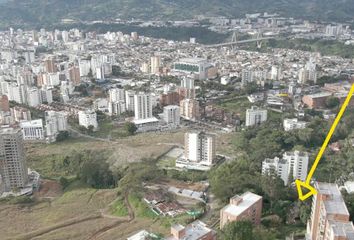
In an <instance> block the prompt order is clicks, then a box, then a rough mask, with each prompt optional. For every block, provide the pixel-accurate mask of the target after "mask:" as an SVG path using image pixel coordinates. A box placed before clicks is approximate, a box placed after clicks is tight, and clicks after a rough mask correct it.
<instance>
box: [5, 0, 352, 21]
mask: <svg viewBox="0 0 354 240" xmlns="http://www.w3.org/2000/svg"><path fill="white" fill-rule="evenodd" d="M0 4H1V5H2V6H1V7H0V23H1V24H2V25H3V26H5V25H6V24H12V25H14V24H24V23H26V24H38V23H46V24H48V23H55V22H58V21H59V20H60V19H63V18H72V19H75V20H97V19H115V18H128V19H129V18H142V19H183V18H190V17H194V16H195V15H208V16H216V15H223V16H230V17H240V16H244V14H245V13H254V12H264V11H266V12H277V13H280V14H281V15H284V16H291V17H302V18H309V19H313V20H339V21H343V20H350V19H352V12H353V11H354V0H338V1H329V0H283V1H278V0H252V1H249V0H199V1H190V0H26V1H23V0H6V1H5V0H0Z"/></svg>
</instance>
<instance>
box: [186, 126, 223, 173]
mask: <svg viewBox="0 0 354 240" xmlns="http://www.w3.org/2000/svg"><path fill="white" fill-rule="evenodd" d="M184 145H185V146H184V158H185V159H186V160H189V161H192V162H198V163H203V164H205V165H209V166H210V165H213V163H214V161H215V149H216V144H215V136H214V135H212V134H207V133H205V132H188V133H185V135H184Z"/></svg>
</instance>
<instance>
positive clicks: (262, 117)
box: [246, 106, 267, 127]
mask: <svg viewBox="0 0 354 240" xmlns="http://www.w3.org/2000/svg"><path fill="white" fill-rule="evenodd" d="M265 121H267V110H266V109H260V108H258V107H255V106H253V107H252V108H251V109H247V110H246V127H250V126H255V125H259V124H261V123H262V122H265Z"/></svg>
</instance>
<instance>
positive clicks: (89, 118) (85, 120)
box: [79, 110, 98, 129]
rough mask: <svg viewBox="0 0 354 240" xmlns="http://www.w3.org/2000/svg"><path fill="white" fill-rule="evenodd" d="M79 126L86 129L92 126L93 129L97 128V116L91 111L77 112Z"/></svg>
mask: <svg viewBox="0 0 354 240" xmlns="http://www.w3.org/2000/svg"><path fill="white" fill-rule="evenodd" d="M79 125H80V126H84V127H86V128H88V127H89V126H93V128H94V129H97V128H98V122H97V114H96V112H95V111H93V110H86V111H79Z"/></svg>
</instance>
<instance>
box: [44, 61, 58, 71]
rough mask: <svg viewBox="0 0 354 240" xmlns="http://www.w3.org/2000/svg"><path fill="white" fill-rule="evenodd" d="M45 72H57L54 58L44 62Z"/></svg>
mask: <svg viewBox="0 0 354 240" xmlns="http://www.w3.org/2000/svg"><path fill="white" fill-rule="evenodd" d="M44 66H45V70H46V72H48V73H55V72H57V71H58V68H57V65H56V63H55V59H54V58H49V59H47V60H45V62H44Z"/></svg>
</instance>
